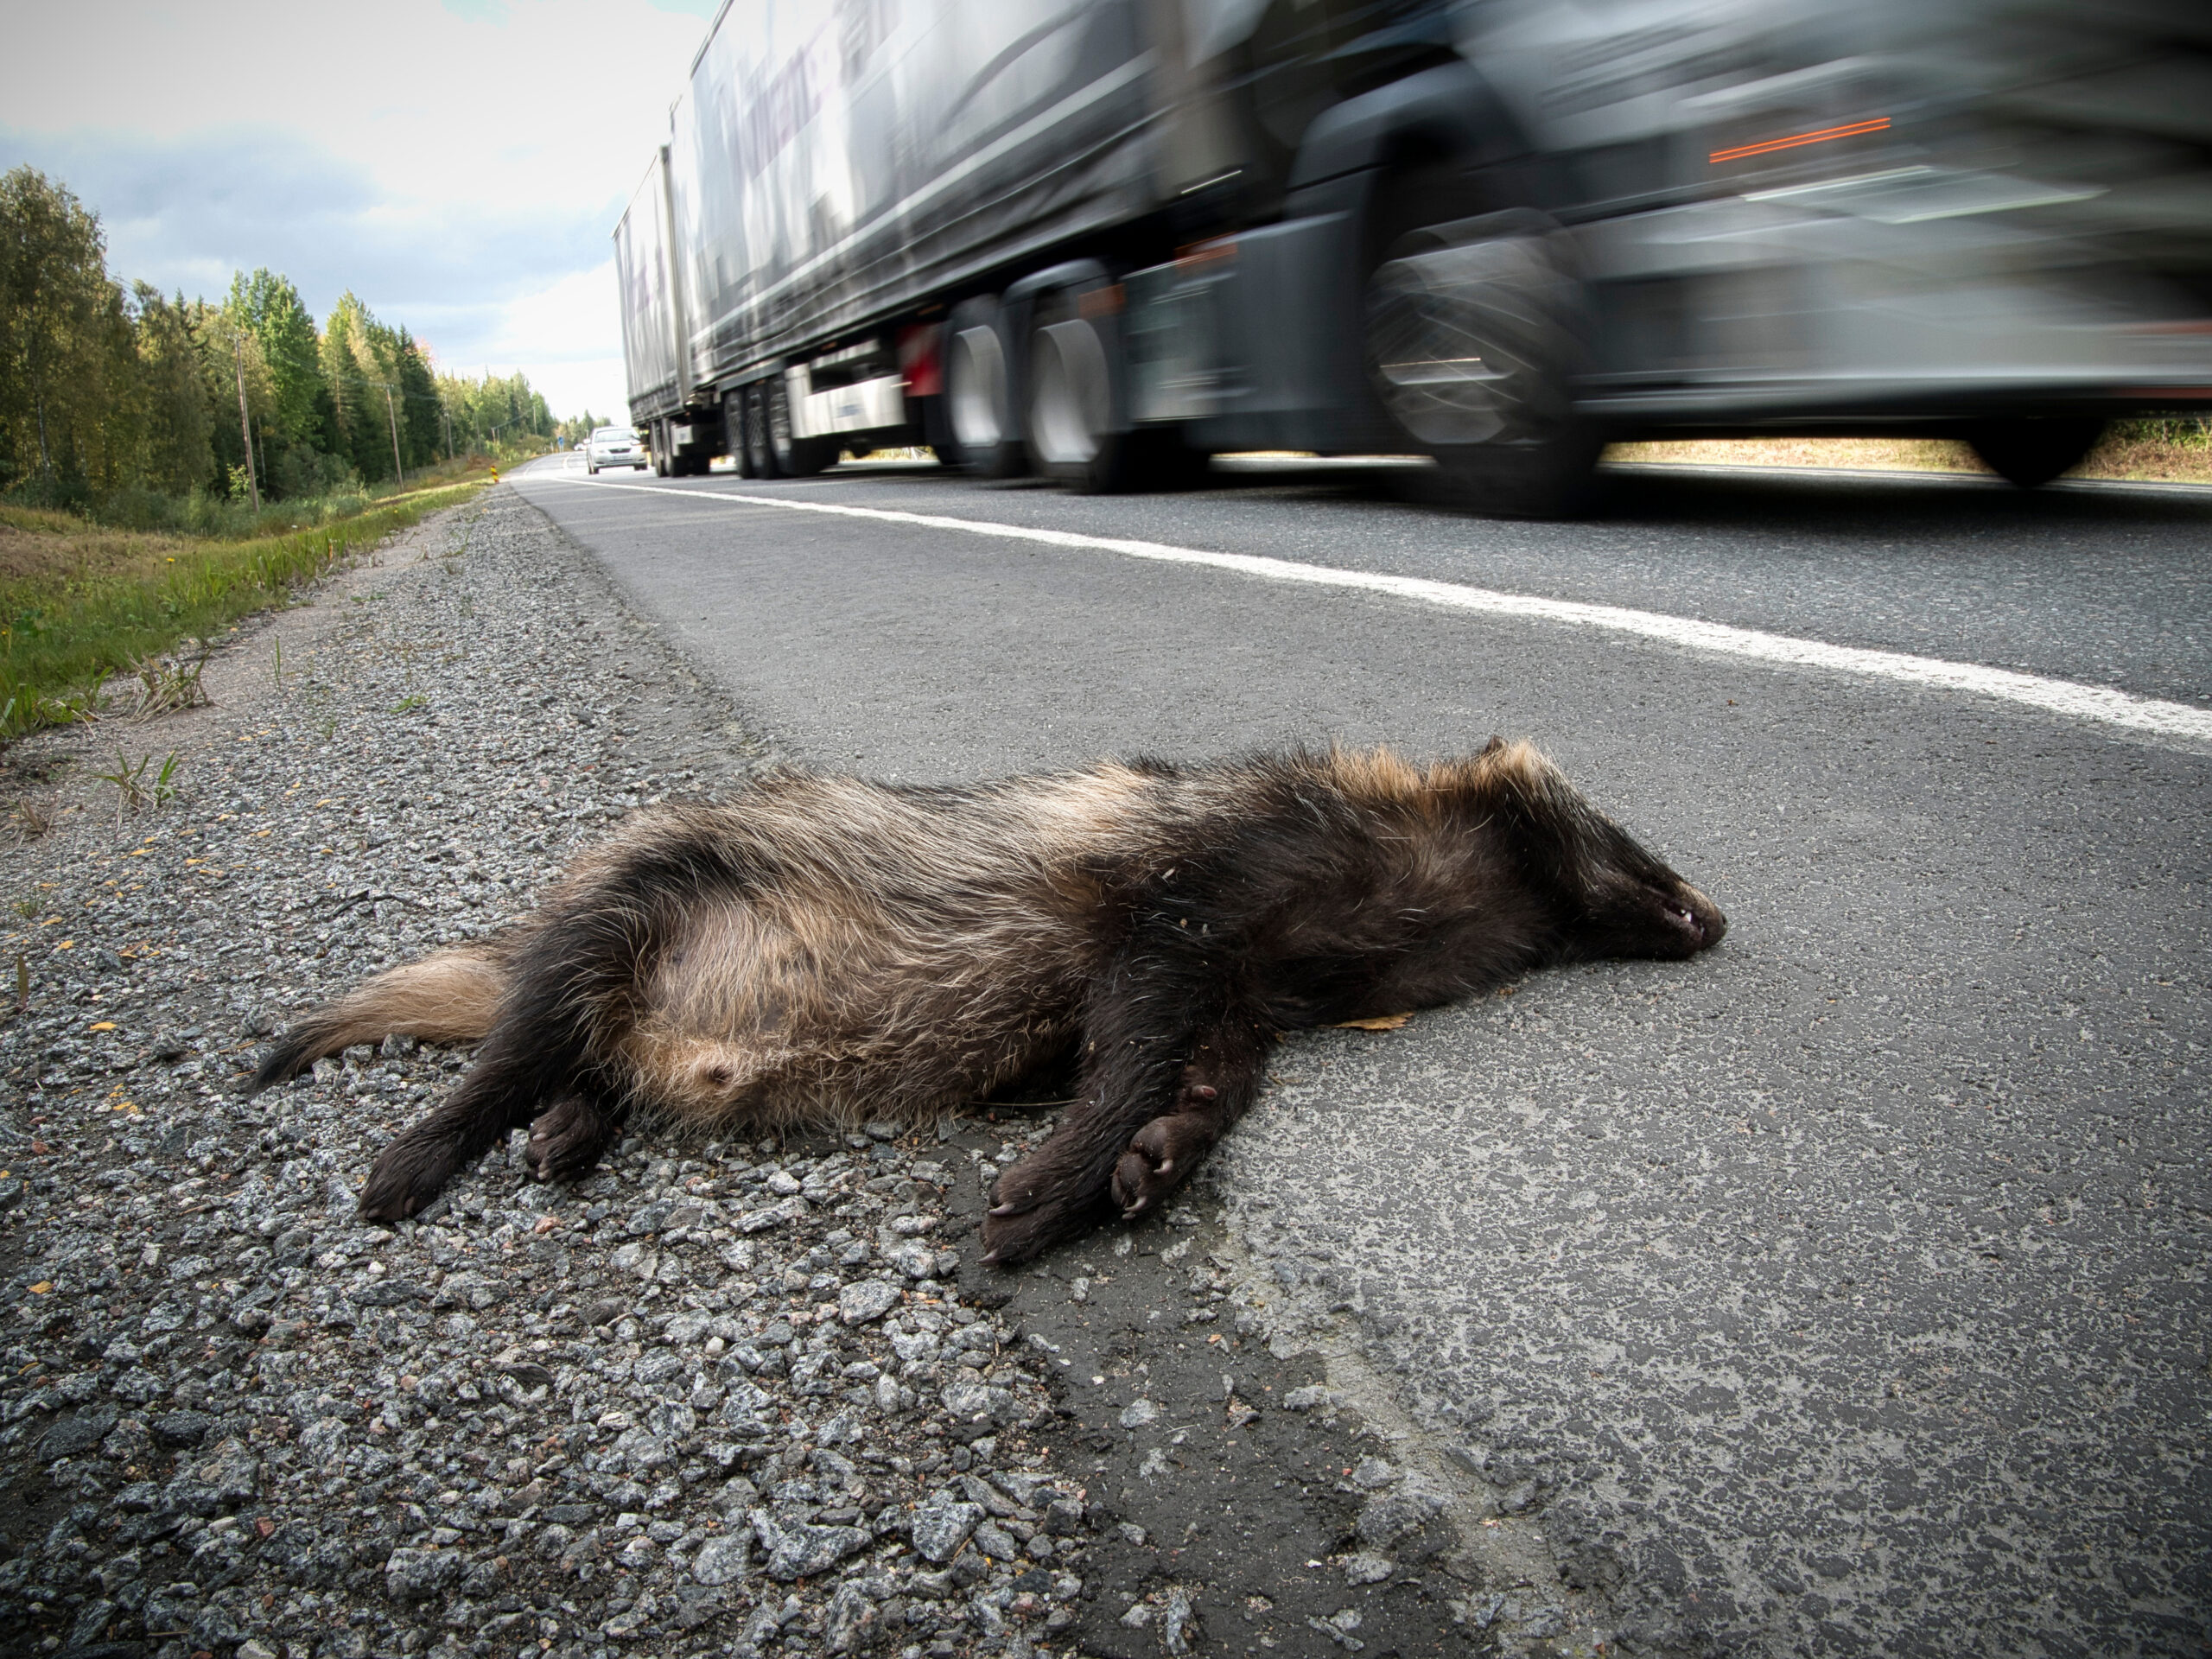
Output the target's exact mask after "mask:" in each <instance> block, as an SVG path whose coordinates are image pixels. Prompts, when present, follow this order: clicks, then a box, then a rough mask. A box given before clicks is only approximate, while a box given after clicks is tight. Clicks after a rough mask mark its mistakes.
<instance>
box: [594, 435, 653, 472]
mask: <svg viewBox="0 0 2212 1659" xmlns="http://www.w3.org/2000/svg"><path fill="white" fill-rule="evenodd" d="M651 464H652V460H651V458H650V457H649V456H648V455H647V454H645V445H644V444H642V443H640V442H639V441H638V435H637V434H636V433H635V432H634V431H632V430H631V429H630V428H628V427H626V426H602V427H601V428H600V429H599V430H597V431H596V432H594V433H593V434H592V435H591V441H590V442H588V443H587V444H585V445H584V470H585V471H586V472H588V473H589V474H593V475H594V477H596V476H597V475H598V473H599V469H600V468H601V467H630V468H632V470H634V471H637V472H640V473H642V472H643V471H645V468H646V467H648V466H650V465H651Z"/></svg>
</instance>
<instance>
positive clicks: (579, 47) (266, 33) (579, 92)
mask: <svg viewBox="0 0 2212 1659" xmlns="http://www.w3.org/2000/svg"><path fill="white" fill-rule="evenodd" d="M708 3H709V0H663V5H661V6H656V5H654V4H650V3H643V0H455V4H454V7H451V8H449V7H448V6H446V5H443V4H441V3H438V0H392V3H387V4H385V5H381V6H377V7H373V8H367V9H364V8H359V7H353V6H338V5H317V6H308V7H302V6H300V5H297V4H296V3H279V0H236V3H226V4H224V5H223V6H221V7H220V8H218V9H214V10H211V9H210V8H208V7H207V6H206V5H204V4H177V3H139V4H125V5H111V6H97V5H94V6H67V5H47V6H41V7H38V8H35V9H30V8H25V9H22V10H21V15H19V16H12V17H11V18H10V27H9V35H8V40H9V46H8V50H7V51H6V53H5V54H0V110H3V111H6V123H7V125H6V127H5V128H4V129H0V165H12V164H14V163H15V162H19V161H29V162H32V163H33V164H34V165H36V166H39V167H41V168H44V169H45V170H46V171H48V173H49V174H52V175H55V176H58V177H60V179H62V180H63V181H65V182H67V183H68V184H69V185H70V186H71V188H73V189H75V190H76V191H77V193H78V194H79V195H80V196H82V197H83V198H84V199H85V200H86V202H87V204H88V205H89V206H91V207H93V208H94V209H96V210H97V211H99V213H101V215H102V218H103V219H104V221H105V223H106V225H107V227H108V231H109V240H110V247H111V262H110V263H111V268H112V269H113V270H114V271H115V273H116V274H117V275H118V277H123V278H124V280H126V281H127V280H130V279H133V278H143V279H145V280H147V281H151V282H155V283H158V284H160V285H161V286H162V287H164V288H168V289H175V288H178V287H181V288H183V289H185V290H186V291H187V292H188V293H209V294H213V293H215V292H219V291H220V290H221V289H224V288H226V287H227V286H228V284H229V281H230V275H231V272H232V270H236V269H240V268H243V269H246V270H251V269H252V268H253V267H255V266H257V265H268V266H270V268H272V269H275V270H283V271H284V272H286V274H288V275H289V276H290V277H292V279H293V280H294V281H295V282H296V283H298V284H299V286H300V289H301V291H302V294H303V295H304V296H305V297H306V298H307V300H308V303H309V305H310V306H312V307H314V308H315V309H316V311H317V312H318V313H319V314H320V313H322V312H325V311H327V308H328V307H329V305H330V303H331V302H333V301H334V299H335V298H336V297H337V296H338V294H339V292H340V290H341V289H344V288H346V287H348V286H350V287H351V288H353V290H354V291H355V292H356V293H358V294H359V296H361V298H362V299H363V300H365V302H367V303H368V304H369V306H370V307H371V308H372V309H373V310H374V311H376V313H377V314H378V315H379V316H382V317H384V318H385V319H386V320H387V321H392V322H396V323H404V325H405V326H406V327H409V328H410V329H411V330H412V331H413V332H414V333H416V334H418V335H420V336H422V337H423V338H424V339H425V340H428V341H429V343H430V345H431V346H432V348H433V349H434V350H435V352H436V353H437V354H438V356H439V358H440V359H441V360H442V361H443V362H446V363H448V364H451V365H455V366H461V367H471V366H474V367H479V368H480V367H482V366H483V365H485V364H486V362H488V363H489V365H490V366H491V367H492V368H493V369H494V370H495V371H499V372H505V371H507V370H509V369H512V368H515V367H521V368H523V369H524V371H525V372H530V373H531V376H532V378H533V381H534V382H535V381H536V380H537V369H535V368H533V367H532V366H531V365H543V369H544V372H546V373H548V374H549V375H553V376H556V377H557V380H556V381H555V382H551V383H542V384H544V385H545V390H546V393H547V396H548V397H549V399H550V401H551V402H552V403H553V404H555V406H556V409H558V408H563V407H564V406H565V405H566V404H567V403H568V402H569V400H570V398H571V397H573V399H574V400H575V402H577V403H578V404H581V403H582V402H583V401H587V400H588V401H589V402H590V403H591V405H592V407H593V408H594V410H600V409H604V408H607V407H611V406H612V405H613V403H614V402H615V401H616V400H617V399H618V398H619V397H620V393H621V371H620V321H619V317H618V315H617V313H616V310H615V304H614V290H613V282H612V280H611V278H610V277H607V275H606V271H605V267H606V262H607V256H608V242H607V238H608V235H609V233H610V232H612V230H613V223H614V219H615V218H616V217H617V215H618V214H619V213H620V210H621V205H622V203H623V202H624V201H626V200H627V199H628V196H629V194H630V191H631V189H632V188H633V187H634V186H635V184H636V182H637V180H638V178H639V176H640V175H642V174H643V172H644V170H645V165H646V162H647V160H648V158H649V157H650V156H651V154H652V149H653V146H654V145H656V144H658V143H660V142H661V141H662V139H663V137H664V136H665V130H666V126H667V115H668V105H669V103H670V101H671V99H673V98H674V97H675V95H676V93H677V90H678V88H679V87H680V86H681V85H682V82H683V76H684V74H685V73H686V72H687V71H688V69H689V67H690V61H691V57H692V54H693V53H694V52H695V51H696V48H697V45H698V42H699V41H700V39H701V38H702V35H703V34H704V23H703V22H702V17H701V16H699V15H696V13H697V12H698V11H700V10H702V9H704V8H705V7H706V6H707V4H708ZM678 8H682V10H679V9H678ZM687 13H689V14H690V15H687ZM588 365H596V366H588ZM564 386H573V387H574V388H575V390H574V391H573V393H570V392H568V391H564V390H563V389H562V388H563V387H564Z"/></svg>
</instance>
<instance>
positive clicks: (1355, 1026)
mask: <svg viewBox="0 0 2212 1659" xmlns="http://www.w3.org/2000/svg"><path fill="white" fill-rule="evenodd" d="M1412 1018H1413V1015H1411V1014H1376V1016H1375V1017H1374V1018H1373V1019H1372V1020H1338V1022H1337V1029H1338V1030H1339V1031H1395V1030H1397V1029H1398V1027H1401V1026H1402V1025H1404V1024H1405V1023H1406V1021H1408V1020H1410V1019H1412Z"/></svg>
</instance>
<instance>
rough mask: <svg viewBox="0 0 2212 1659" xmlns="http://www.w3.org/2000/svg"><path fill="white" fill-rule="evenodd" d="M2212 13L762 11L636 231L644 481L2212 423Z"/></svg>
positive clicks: (1388, 8)
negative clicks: (836, 469) (725, 470)
mask: <svg viewBox="0 0 2212 1659" xmlns="http://www.w3.org/2000/svg"><path fill="white" fill-rule="evenodd" d="M2209 69H2212V5H2207V4H2205V3H2203V0H2145V3H2140V4H2116V3H2102V4H2100V3H2065V0H1915V3H1904V0H1874V3H1852V0H1758V3H1751V0H1451V3H1446V0H726V3H725V4H724V6H723V8H722V10H721V15H720V16H719V17H718V18H717V19H716V20H715V24H714V27H713V29H712V30H711V31H710V33H709V35H708V38H707V41H706V43H705V45H704V46H703V47H702V48H701V50H700V52H699V54H698V56H697V58H696V60H695V61H694V63H693V65H692V67H691V74H690V81H689V83H688V85H686V86H684V88H683V91H682V92H681V93H680V94H679V96H678V97H677V100H676V102H675V105H674V106H673V108H672V111H671V126H670V133H669V139H668V143H666V144H665V145H664V147H663V148H662V149H660V151H659V153H658V155H657V156H655V157H654V159H653V162H652V166H651V168H650V169H649V171H648V172H647V174H646V175H645V181H644V182H643V183H642V184H641V185H640V186H639V189H638V191H637V194H636V195H635V197H634V198H633V199H632V201H631V204H630V207H629V208H628V211H627V212H626V213H625V215H624V216H623V219H622V221H621V224H620V226H619V227H618V229H617V230H616V232H615V252H616V267H617V270H618V273H619V276H620V284H621V293H622V305H623V322H624V330H625V334H624V340H625V347H626V354H627V366H628V372H629V387H630V400H631V403H630V407H631V417H632V420H633V421H635V422H636V423H639V424H640V425H641V426H645V427H648V428H649V429H650V447H651V450H652V457H653V462H654V465H655V467H656V468H657V469H659V470H661V471H664V472H667V473H674V474H693V473H699V472H702V471H704V470H705V469H706V467H707V466H708V463H709V461H710V460H712V459H713V458H714V457H715V456H717V455H721V454H730V455H734V457H735V458H736V460H737V463H738V466H739V468H740V470H741V471H742V472H744V473H746V474H748V475H752V476H756V477H768V476H789V475H802V474H810V473H814V472H817V471H819V470H821V469H822V468H823V467H826V466H829V465H830V464H832V463H833V462H834V461H836V460H837V459H838V457H839V455H840V454H841V453H853V454H867V453H868V452H870V451H871V450H874V449H877V448H895V447H902V446H912V445H928V446H931V447H932V448H934V449H935V450H936V451H937V453H938V455H939V456H940V457H941V458H942V459H944V460H945V461H949V462H951V463H953V464H956V465H960V466H964V467H970V468H975V469H977V470H980V471H982V472H984V473H988V474H1001V475H1002V474H1012V473H1014V472H1017V471H1020V470H1024V469H1031V470H1034V471H1036V472H1039V473H1041V474H1046V475H1048V476H1050V477H1052V478H1055V479H1058V480H1065V482H1068V483H1070V484H1072V485H1074V486H1077V487H1079V488H1083V489H1088V490H1120V489H1128V488H1135V487H1142V486H1147V485H1153V484H1160V483H1165V482H1167V481H1171V480H1174V479H1177V478H1179V477H1181V476H1183V475H1185V474H1187V473H1188V472H1189V471H1190V470H1191V468H1192V466H1193V464H1194V461H1202V459H1203V457H1205V456H1206V455H1208V454H1217V453H1221V452H1224V451H1232V450H1255V449H1269V450H1294V451H1304V452H1312V453H1317V454H1424V455H1428V456H1431V457H1433V459H1434V460H1435V461H1436V462H1437V463H1438V466H1437V468H1436V471H1435V474H1433V475H1434V476H1435V477H1436V478H1437V479H1438V480H1440V483H1441V484H1442V486H1444V487H1445V488H1446V489H1447V490H1448V491H1449V492H1451V493H1452V494H1453V495H1455V496H1456V497H1457V498H1459V499H1462V500H1465V501H1466V502H1469V503H1471V504H1474V505H1480V506H1486V507H1489V508H1491V509H1494V510H1497V511H1503V512H1550V511H1555V510H1559V509H1560V508H1563V507H1566V506H1568V505H1571V504H1572V503H1573V501H1574V500H1575V499H1576V498H1577V496H1578V494H1579V493H1580V490H1581V489H1582V487H1583V486H1584V484H1585V482H1586V480H1587V478H1588V476H1589V474H1590V473H1591V470H1592V467H1593V466H1594V463H1595V461H1596V458H1597V455H1598V454H1599V449H1600V448H1602V446H1603V445H1604V444H1605V442H1610V441H1613V440H1618V439H1624V438H1635V437H1649V436H1658V435H1670V436H1717V435H1747V434H1758V433H1769V434H1771V433H1786V434H1792V435H1866V434H1883V435H1897V434H1911V435H1948V436H1956V437H1963V438H1965V439H1967V440H1968V441H1969V442H1972V443H1973V444H1974V447H1975V448H1976V449H1977V450H1978V451H1979V452H1980V454H1981V455H1982V457H1983V458H1984V459H1985V460H1986V461H1987V462H1988V463H1989V464H1990V465H1991V466H1992V467H1993V468H1995V469H1996V470H1997V471H1998V472H1999V473H2001V474H2004V475H2005V476H2006V477H2007V478H2010V479H2012V480H2013V481H2015V482H2016V483H2019V484H2022V485H2034V484H2037V483H2041V482H2043V481H2044V480H2048V479H2050V478H2053V477H2056V475H2057V474H2060V473H2062V472H2063V471H2065V470H2066V469H2067V468H2068V467H2070V466H2072V465H2073V464H2074V463H2075V462H2076V461H2079V460H2080V459H2081V457H2082V454H2084V453H2085V452H2086V451H2087V449H2088V447H2089V445H2090V444H2091V443H2092V442H2094V438H2095V436H2096V435H2097V433H2098V432H2099V430H2100V429H2101V426H2102V423H2104V422H2105V421H2107V419H2109V418H2110V417H2112V416H2116V415H2120V414H2124V413H2129V412H2139V411H2150V410H2173V409H2184V410H2186V409H2190V408H2192V407H2201V406H2202V404H2203V401H2204V400H2206V399H2208V398H2212V321H2208V318H2212V169H2209V168H2208V163H2209V162H2212V73H2208V70H2209Z"/></svg>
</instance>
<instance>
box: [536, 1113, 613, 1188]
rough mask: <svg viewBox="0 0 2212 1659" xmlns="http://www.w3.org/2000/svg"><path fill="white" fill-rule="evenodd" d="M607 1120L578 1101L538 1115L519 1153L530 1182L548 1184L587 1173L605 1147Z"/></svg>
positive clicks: (597, 1160)
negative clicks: (527, 1144) (526, 1164)
mask: <svg viewBox="0 0 2212 1659" xmlns="http://www.w3.org/2000/svg"><path fill="white" fill-rule="evenodd" d="M606 1145H607V1120H606V1119H604V1118H602V1117H601V1116H600V1115H599V1114H598V1113H597V1112H595V1111H594V1110H593V1109H591V1108H590V1107H589V1106H587V1105H586V1104H585V1103H583V1102H582V1101H581V1100H564V1101H563V1102H562V1103H560V1104H559V1105H558V1106H556V1107H554V1108H553V1109H551V1110H550V1111H547V1112H543V1113H541V1114H539V1116H538V1118H537V1122H534V1123H532V1124H531V1126H530V1144H529V1146H528V1147H525V1148H524V1151H523V1157H524V1160H525V1161H526V1162H527V1163H528V1164H529V1166H530V1173H531V1178H532V1179H536V1180H540V1181H552V1180H560V1179H567V1178H572V1177H575V1176H578V1175H582V1174H585V1173H588V1172H589V1171H590V1169H591V1168H592V1166H594V1164H596V1163H598V1162H599V1154H600V1152H601V1148H603V1147H605V1146H606Z"/></svg>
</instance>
